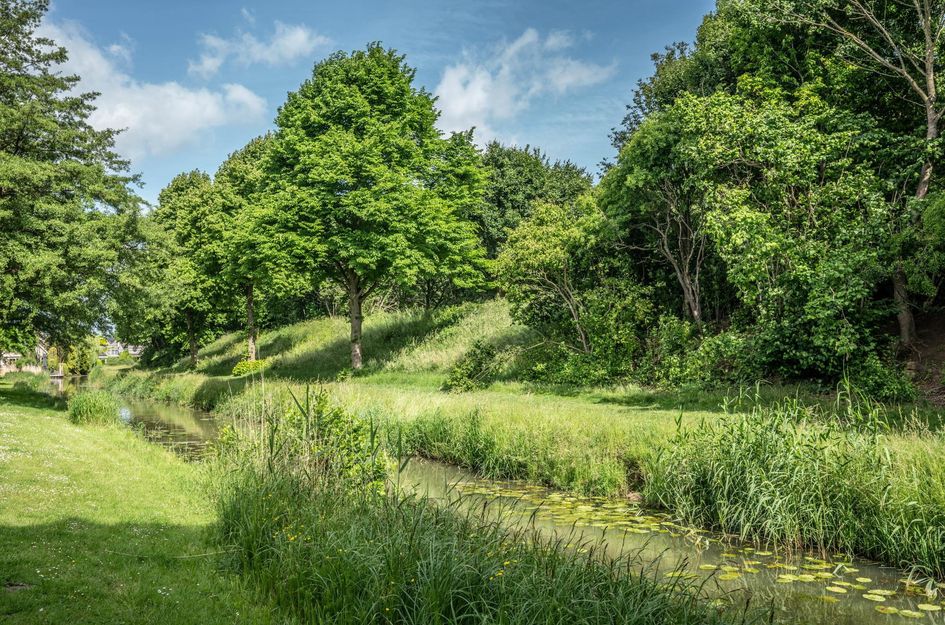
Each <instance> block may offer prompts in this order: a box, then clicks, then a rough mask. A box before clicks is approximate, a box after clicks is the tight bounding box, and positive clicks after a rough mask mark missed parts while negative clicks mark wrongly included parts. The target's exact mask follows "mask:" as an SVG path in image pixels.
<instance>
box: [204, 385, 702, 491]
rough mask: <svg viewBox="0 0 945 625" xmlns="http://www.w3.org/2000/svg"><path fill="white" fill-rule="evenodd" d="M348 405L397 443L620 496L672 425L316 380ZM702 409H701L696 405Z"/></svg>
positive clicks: (652, 414)
mask: <svg viewBox="0 0 945 625" xmlns="http://www.w3.org/2000/svg"><path fill="white" fill-rule="evenodd" d="M325 388H326V389H328V390H329V391H330V392H331V393H332V394H333V395H334V396H335V397H336V398H337V399H338V401H340V402H341V403H342V404H343V405H345V406H346V407H347V408H348V409H349V410H351V411H352V412H354V413H356V414H358V415H360V416H362V417H364V418H366V419H373V420H374V422H375V423H378V424H379V425H380V426H381V428H382V430H383V431H384V432H385V433H386V434H385V436H384V437H383V439H384V440H385V441H387V440H400V441H401V443H402V444H403V445H404V446H405V447H406V451H408V452H410V453H414V454H417V455H421V456H425V457H428V458H435V459H438V460H443V461H446V462H451V463H453V464H458V465H461V466H464V467H466V468H469V469H471V470H473V471H476V472H478V473H479V474H481V475H483V476H485V477H490V478H494V479H507V478H511V479H524V480H529V481H531V482H533V483H536V484H544V485H547V486H551V487H555V488H560V489H563V490H569V491H573V492H578V493H581V494H587V495H623V494H626V493H627V492H628V491H630V490H631V489H634V488H636V487H638V486H639V485H640V484H641V480H640V467H641V464H642V462H643V459H644V457H645V456H647V455H649V454H651V453H652V450H653V449H654V448H656V447H658V446H659V445H660V444H661V443H662V442H664V441H665V440H667V439H668V438H669V437H671V436H672V434H673V432H674V421H673V419H674V415H675V413H674V412H671V411H661V410H650V411H639V410H634V409H633V408H630V407H624V406H619V405H608V404H597V403H592V402H589V401H587V400H586V399H583V398H569V397H556V396H551V395H522V394H519V393H511V392H504V391H480V392H475V393H463V394H448V393H442V392H439V391H436V390H422V389H404V388H400V387H397V386H389V385H373V384H364V383H361V382H359V381H350V382H343V383H335V384H331V385H327V386H325ZM293 389H294V390H295V392H300V391H301V390H303V389H304V387H302V386H299V385H287V384H285V383H280V382H276V383H273V382H271V381H266V382H265V383H264V384H259V383H257V384H255V385H253V386H250V387H248V388H247V389H246V390H245V391H244V392H243V393H241V394H239V395H235V396H232V397H230V398H229V399H228V400H227V401H225V402H224V403H222V404H221V405H220V406H219V407H218V414H220V415H222V416H223V417H224V418H239V417H240V416H241V415H244V414H247V413H248V412H251V411H253V410H254V406H255V405H257V404H258V403H259V402H261V401H263V400H264V399H265V400H266V401H278V402H280V403H281V404H282V405H283V406H288V405H290V404H291V399H290V397H289V391H290V390H293ZM700 414H701V415H702V416H705V417H706V418H711V416H710V415H709V414H708V413H700Z"/></svg>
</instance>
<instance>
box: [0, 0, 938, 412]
mask: <svg viewBox="0 0 945 625" xmlns="http://www.w3.org/2000/svg"><path fill="white" fill-rule="evenodd" d="M0 5H2V6H3V9H2V20H0V23H2V27H3V33H4V34H3V37H4V39H5V41H10V42H16V44H15V45H9V46H7V45H5V46H4V48H3V50H4V52H2V53H0V54H2V55H4V57H3V58H0V64H2V72H3V75H2V77H0V80H2V81H3V86H8V87H9V88H5V89H3V90H2V94H3V95H0V99H2V106H3V107H4V108H3V110H2V113H3V117H4V119H5V120H7V121H4V124H3V130H2V132H3V134H2V135H0V152H2V154H3V156H4V159H5V162H7V163H9V165H8V166H6V167H4V168H3V169H2V170H0V227H2V228H3V230H4V232H9V233H11V235H10V236H9V237H6V241H4V242H3V243H0V246H4V247H3V248H2V249H3V251H4V256H3V262H4V263H5V269H6V271H5V272H4V273H5V275H6V276H7V277H6V278H5V279H4V280H3V281H0V316H2V321H3V328H4V330H3V334H2V338H3V340H4V341H5V342H6V344H8V345H13V344H15V343H17V342H18V341H19V342H24V341H27V340H28V339H29V338H30V337H33V336H35V334H36V333H37V332H41V333H43V334H44V335H46V336H52V337H56V340H60V341H62V342H68V341H70V340H77V338H78V336H79V335H80V334H81V333H82V332H86V333H88V331H89V329H90V328H92V327H95V326H96V324H98V325H101V324H103V323H107V324H113V325H114V326H115V328H116V330H117V332H118V333H119V334H120V335H121V336H122V338H124V339H126V340H130V341H132V342H142V343H146V344H147V345H148V346H149V348H148V358H149V359H150V360H152V361H153V362H161V361H170V360H173V359H175V358H178V357H180V356H181V355H187V356H189V359H190V361H191V363H192V364H195V363H196V358H197V352H198V349H199V348H200V347H201V346H202V345H204V344H206V343H207V342H208V341H210V340H212V339H213V338H214V337H216V336H218V335H219V334H220V333H222V332H224V331H230V330H233V329H235V328H237V327H242V328H243V330H244V331H245V333H246V337H247V347H246V357H247V360H248V361H253V360H255V359H256V358H257V355H258V354H257V346H256V338H257V334H258V329H259V327H261V326H263V327H269V326H275V325H279V324H284V323H289V322H292V321H296V320H299V319H305V318H310V317H314V316H318V315H324V314H332V315H333V314H346V315H347V316H348V319H349V321H350V340H351V366H352V368H353V369H358V368H360V367H361V366H362V365H363V363H364V357H365V356H364V354H365V350H367V351H368V352H369V350H370V346H369V345H368V346H363V345H362V324H363V319H364V316H365V312H366V311H369V310H372V309H377V308H380V307H395V308H396V307H426V308H434V307H439V306H444V305H449V304H454V303H458V302H463V301H468V300H473V299H477V298H482V297H486V296H492V295H494V294H496V293H498V294H501V295H502V296H504V297H506V298H507V299H508V301H509V303H510V305H511V307H512V311H513V316H514V318H515V319H516V320H517V321H518V322H520V323H522V324H524V325H526V326H528V327H529V328H531V329H532V330H533V331H534V334H535V336H537V337H539V339H540V344H539V345H538V346H537V348H536V349H534V350H529V356H528V358H529V359H530V362H529V363H528V367H527V369H528V371H529V372H530V373H529V375H533V376H534V377H535V378H536V379H542V380H545V381H555V382H569V383H575V382H579V383H588V382H594V383H596V382H606V381H612V380H618V379H635V380H638V381H641V382H645V383H654V384H688V383H696V384H719V383H724V384H727V383H735V382H747V381H753V380H757V379H762V378H775V377H776V378H781V379H791V380H801V379H803V380H815V381H820V382H824V383H833V382H835V381H837V380H838V379H840V378H841V377H844V376H846V377H849V378H851V379H853V380H854V381H855V382H856V383H857V384H859V385H861V386H862V387H863V388H865V389H866V390H868V391H870V392H871V393H874V394H876V395H881V396H890V397H893V396H896V397H903V396H908V395H910V394H911V393H912V392H913V388H912V384H911V382H910V380H909V376H908V375H906V374H905V373H906V372H905V371H904V369H905V370H908V372H910V373H915V372H916V371H918V370H920V369H921V362H920V358H919V357H920V355H921V341H920V340H919V330H921V328H922V323H923V321H924V320H926V319H928V318H931V317H934V315H935V314H936V313H937V312H938V310H939V307H940V305H941V298H940V294H939V285H940V283H941V280H942V275H943V265H945V249H943V247H945V236H943V235H945V213H943V203H942V202H941V192H940V188H941V185H939V184H938V176H937V174H936V172H937V171H938V169H937V168H938V167H939V160H940V157H941V139H940V138H939V125H940V123H941V117H942V112H943V111H945V109H943V108H942V104H941V102H940V101H939V98H938V89H939V87H938V70H939V69H940V61H939V59H940V57H941V54H940V53H941V46H942V35H943V30H945V3H938V2H932V1H931V0H916V2H915V3H901V2H894V1H892V0H885V1H883V0H776V1H773V2H772V1H770V0H768V1H765V2H762V1H760V0H719V1H718V3H717V7H716V10H715V11H713V12H712V13H710V14H709V15H707V16H706V17H705V18H704V20H703V23H702V25H701V26H700V28H699V30H698V32H697V35H696V38H695V40H694V42H693V43H691V44H684V43H675V44H672V45H670V46H668V47H667V48H666V50H665V51H664V52H662V53H659V54H656V55H654V57H653V59H654V64H655V68H654V72H653V74H652V75H651V76H649V77H648V78H646V79H644V80H642V81H640V82H639V84H638V85H637V87H636V89H635V90H634V92H633V94H632V99H631V103H630V104H629V105H628V107H627V114H626V117H625V119H624V120H623V122H622V124H621V125H620V126H619V127H618V128H616V129H615V130H614V132H613V134H612V137H611V138H612V141H613V145H614V149H615V152H616V156H615V157H614V158H612V159H610V160H609V161H608V162H605V163H604V164H603V166H602V169H601V172H600V176H599V179H597V180H595V178H594V177H593V176H591V175H590V174H589V173H588V172H587V171H586V170H584V169H582V168H580V167H577V166H575V165H574V164H573V163H571V162H568V161H559V162H551V161H550V160H549V159H548V158H547V157H546V156H545V155H544V154H543V153H542V152H541V151H540V150H538V149H535V148H531V147H526V148H518V147H510V146H503V145H500V144H499V143H496V142H493V143H490V144H488V145H486V146H484V147H481V148H480V147H479V146H477V145H476V142H475V138H474V129H470V130H469V131H467V132H461V133H454V134H452V135H449V136H445V135H444V134H443V133H441V132H439V131H438V130H437V128H436V121H437V117H438V111H437V109H436V102H435V98H433V97H432V95H431V94H429V93H428V92H427V91H426V90H424V89H423V88H421V87H418V86H417V85H416V84H415V76H414V70H413V68H411V67H410V66H409V65H408V63H407V61H406V59H405V58H404V57H403V56H402V55H400V54H398V53H397V52H396V51H394V50H390V49H386V48H384V47H383V46H382V45H381V44H377V43H375V44H370V45H368V46H367V47H366V48H365V49H363V50H356V51H354V52H351V53H343V52H338V53H335V54H333V55H331V56H329V57H328V58H326V59H324V60H322V61H320V62H318V63H317V64H316V65H315V66H314V69H313V71H312V75H311V77H310V78H309V79H308V80H306V81H305V82H304V83H303V84H302V85H301V86H300V87H299V88H298V90H296V91H295V92H293V93H291V94H289V96H288V98H287V100H286V102H285V103H284V104H283V105H282V106H281V107H280V109H279V112H278V114H277V116H276V120H275V129H274V130H273V131H272V132H271V133H269V134H267V135H265V136H262V137H258V138H256V139H253V140H252V141H250V142H249V143H248V144H247V145H246V146H245V147H244V148H242V149H241V150H238V151H237V152H235V153H234V154H232V155H230V156H229V157H228V158H227V159H226V161H225V162H224V163H222V164H221V165H220V167H219V169H218V170H217V172H215V174H214V175H213V176H212V177H211V176H210V175H209V174H207V173H204V172H199V171H193V172H186V173H182V174H180V175H179V176H177V177H176V178H175V179H174V180H173V181H171V183H170V184H169V185H168V186H167V187H166V188H165V189H163V190H162V191H161V193H160V196H159V201H158V204H157V206H156V207H154V209H153V210H151V211H141V210H139V208H138V206H139V203H140V202H139V201H138V200H137V198H136V196H135V194H134V192H133V190H132V189H133V186H134V183H135V178H134V177H133V176H131V175H128V174H127V173H126V172H127V166H126V164H125V163H123V162H121V160H120V159H119V158H118V157H117V156H116V155H114V154H113V153H112V149H111V146H112V142H113V139H114V133H112V132H100V131H94V130H92V129H91V128H90V127H88V125H87V124H86V121H85V120H86V119H87V116H88V113H89V111H90V110H91V107H92V106H93V101H94V98H93V96H91V95H89V96H75V95H72V94H73V93H74V89H73V87H74V85H75V84H77V80H78V79H77V78H75V77H61V76H59V75H58V74H56V73H55V71H54V67H55V64H56V63H59V62H61V61H62V60H63V59H64V57H65V51H64V50H61V49H59V48H56V47H55V46H54V44H53V43H52V42H45V41H42V40H39V39H37V38H36V37H35V35H34V34H33V30H35V26H36V24H37V23H38V20H39V17H40V16H41V15H42V11H43V10H44V8H45V6H44V3H42V2H27V1H25V0H17V1H11V0H5V1H4V2H2V3H0ZM8 50H9V52H8ZM37 120H45V122H46V123H44V124H40V123H37ZM33 249H41V250H43V253H42V254H34V253H33V252H32V251H31V250H33ZM11 276H12V277H11Z"/></svg>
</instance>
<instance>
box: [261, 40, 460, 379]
mask: <svg viewBox="0 0 945 625" xmlns="http://www.w3.org/2000/svg"><path fill="white" fill-rule="evenodd" d="M414 73H415V72H414V70H413V69H412V68H410V67H409V66H407V65H406V63H405V62H404V57H403V56H401V55H399V54H397V53H396V52H395V51H393V50H386V49H384V48H383V47H381V46H380V45H379V44H372V45H369V46H368V47H367V49H366V50H361V51H355V52H353V53H351V54H346V53H342V52H338V53H335V54H333V55H332V56H330V57H329V58H327V59H325V60H324V61H322V62H320V63H318V64H317V65H316V66H315V68H314V71H313V74H312V77H311V79H309V80H307V81H306V82H305V83H304V84H303V85H302V86H301V88H300V89H299V90H298V91H296V92H294V93H291V94H289V98H288V101H287V102H286V103H285V104H284V105H283V106H282V107H281V108H280V110H279V114H278V116H277V118H276V123H277V125H278V131H277V133H276V135H275V137H274V140H273V146H272V151H271V152H270V171H271V174H272V187H271V189H270V191H269V193H270V196H271V198H272V201H273V203H274V206H275V207H276V209H277V210H278V211H279V212H281V213H282V214H283V216H282V217H280V218H279V221H280V222H281V223H283V224H290V223H291V224H292V225H293V227H294V228H300V229H303V230H304V231H308V232H317V233H320V234H319V235H318V237H319V241H320V244H321V248H322V252H321V253H320V254H319V255H318V257H317V262H316V263H315V266H316V269H317V272H318V273H319V274H321V275H323V276H325V277H327V278H329V279H331V280H333V281H334V282H335V283H336V284H338V285H339V286H341V287H342V288H343V289H344V290H345V292H346V294H347V297H348V313H349V316H350V321H351V366H352V368H354V369H359V368H361V367H362V364H363V356H362V346H361V342H362V324H363V316H364V313H363V304H364V301H365V298H367V297H368V296H369V295H370V294H371V293H373V292H374V291H375V289H377V288H379V287H381V286H384V285H389V284H396V285H400V286H403V287H412V286H414V285H416V284H417V283H418V282H419V281H420V280H421V279H423V278H425V277H427V276H431V275H436V274H437V273H442V272H443V270H444V267H449V266H462V265H464V264H468V263H469V262H470V257H471V255H473V254H475V253H476V250H477V247H476V246H475V244H474V243H473V241H474V240H475V232H474V228H473V225H472V224H471V223H470V222H468V221H466V220H464V219H462V218H461V216H460V214H459V211H460V210H461V207H457V206H455V205H454V203H453V202H452V201H451V199H453V198H452V194H451V193H450V192H449V190H448V188H449V185H447V184H446V183H445V182H444V181H443V180H442V178H441V177H438V176H437V175H436V167H437V165H438V164H439V163H441V162H442V155H443V153H444V150H447V149H448V147H449V145H448V142H446V141H444V139H443V138H442V137H441V136H440V133H439V132H438V131H437V129H436V127H435V126H434V124H435V122H436V119H437V111H436V109H435V108H434V99H433V97H432V96H431V95H430V94H429V93H427V92H426V91H425V90H423V89H418V88H417V87H415V86H414V84H413V81H414Z"/></svg>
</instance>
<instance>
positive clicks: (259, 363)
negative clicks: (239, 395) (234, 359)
mask: <svg viewBox="0 0 945 625" xmlns="http://www.w3.org/2000/svg"><path fill="white" fill-rule="evenodd" d="M270 364H271V363H270V361H269V359H268V358H262V359H259V360H241V361H239V362H238V363H236V365H235V366H234V367H233V372H232V375H233V376H234V377H237V378H238V377H241V376H244V375H250V374H253V373H259V372H261V371H264V370H265V369H266V368H267V367H268V366H269V365H270Z"/></svg>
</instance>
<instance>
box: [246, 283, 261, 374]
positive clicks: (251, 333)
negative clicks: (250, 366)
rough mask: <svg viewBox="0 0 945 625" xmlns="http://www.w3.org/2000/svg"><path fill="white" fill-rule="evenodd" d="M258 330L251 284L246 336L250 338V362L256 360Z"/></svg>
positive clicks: (248, 353) (248, 345)
mask: <svg viewBox="0 0 945 625" xmlns="http://www.w3.org/2000/svg"><path fill="white" fill-rule="evenodd" d="M257 333H258V330H257V329H256V311H255V309H254V304H253V283H252V282H250V283H249V284H248V285H246V334H247V335H248V338H247V340H246V343H247V345H246V347H247V352H246V359H247V360H249V361H250V362H253V361H254V360H256V336H257Z"/></svg>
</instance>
